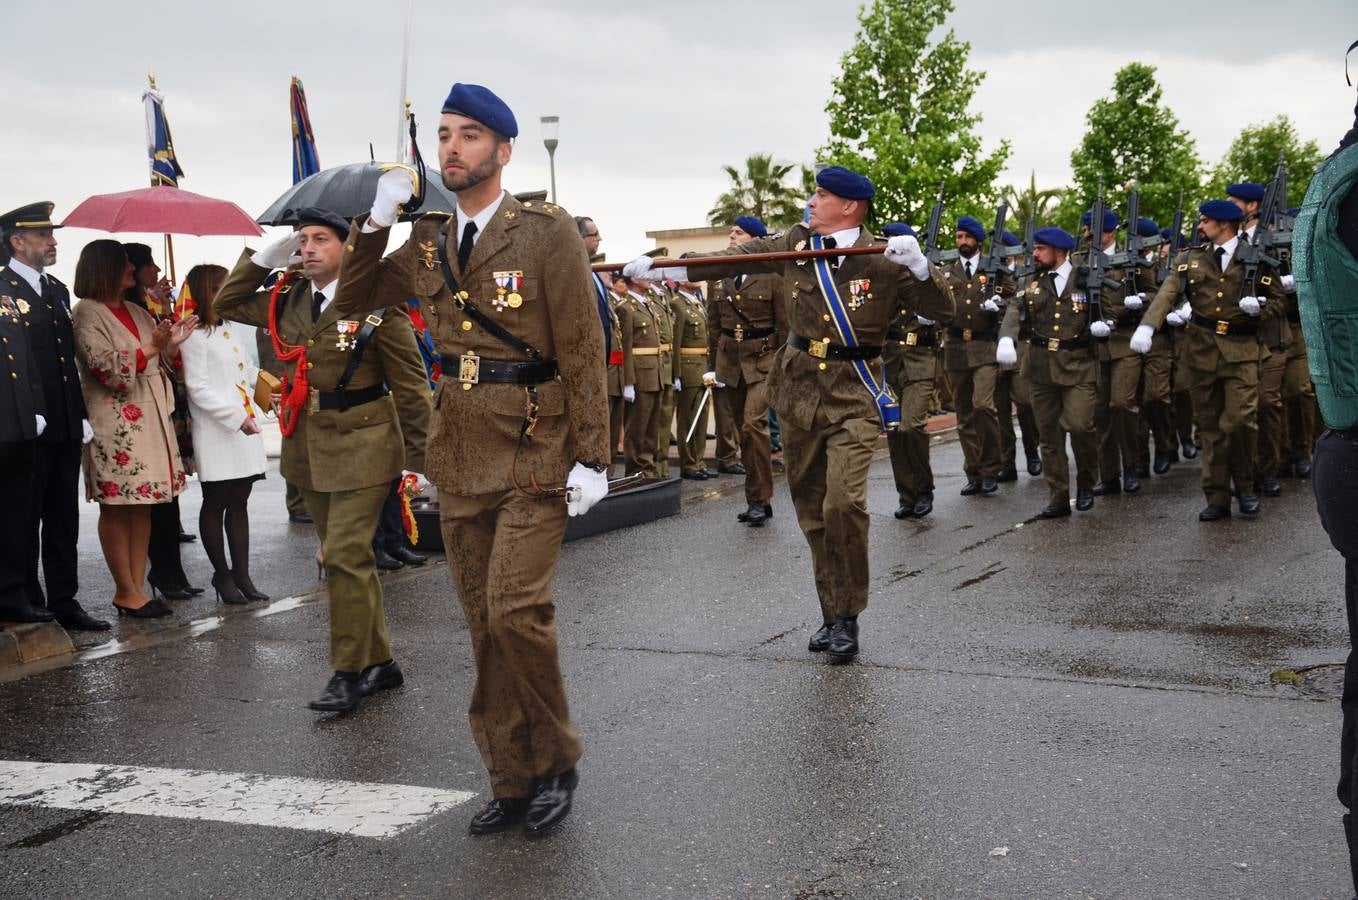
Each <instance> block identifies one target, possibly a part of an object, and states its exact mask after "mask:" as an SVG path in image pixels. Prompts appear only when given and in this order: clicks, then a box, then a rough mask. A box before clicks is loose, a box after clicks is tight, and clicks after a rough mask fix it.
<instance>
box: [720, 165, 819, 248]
mask: <svg viewBox="0 0 1358 900" xmlns="http://www.w3.org/2000/svg"><path fill="white" fill-rule="evenodd" d="M722 168H723V169H724V170H725V171H726V174H727V176H728V177H729V178H730V179H731V186H730V188H728V189H727V190H726V192H725V193H723V194H722V195H721V196H720V197H718V198H717V202H716V204H715V205H714V206H713V207H712V208H711V209H710V210H708V213H707V221H708V223H709V224H711V225H730V224H731V223H732V222H734V221H735V220H736V217H738V216H746V215H750V216H758V217H759V218H760V219H763V220H764V223H765V224H766V225H768V226H769V228H770V229H778V228H786V227H787V226H788V225H791V224H793V223H794V222H800V221H801V220H802V208H803V206H805V204H806V197H805V196H804V195H803V193H802V188H801V185H800V184H797V183H796V180H795V179H794V181H793V183H791V184H789V183H788V176H789V175H791V174H793V173H794V172H795V171H796V170H797V166H796V164H795V163H779V162H774V161H773V157H772V156H771V155H769V154H767V153H756V154H754V155H753V156H751V157H749V158H748V159H746V160H745V171H743V172H741V171H739V170H737V169H736V168H735V167H734V166H723V167H722Z"/></svg>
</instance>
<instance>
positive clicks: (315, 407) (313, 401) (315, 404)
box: [306, 388, 321, 416]
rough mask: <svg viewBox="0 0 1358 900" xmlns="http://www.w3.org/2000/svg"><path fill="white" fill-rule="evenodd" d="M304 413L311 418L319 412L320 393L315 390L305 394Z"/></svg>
mask: <svg viewBox="0 0 1358 900" xmlns="http://www.w3.org/2000/svg"><path fill="white" fill-rule="evenodd" d="M306 411H307V414H308V415H313V416H314V415H315V414H316V413H318V412H320V411H321V392H320V391H319V390H317V389H316V388H312V389H311V390H310V391H308V392H307V400H306Z"/></svg>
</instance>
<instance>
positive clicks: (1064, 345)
mask: <svg viewBox="0 0 1358 900" xmlns="http://www.w3.org/2000/svg"><path fill="white" fill-rule="evenodd" d="M1028 343H1030V344H1032V345H1033V346H1034V347H1040V348H1042V349H1043V350H1051V351H1053V352H1055V351H1057V350H1084V349H1085V348H1087V347H1092V346H1093V345H1094V342H1093V341H1092V340H1090V339H1089V338H1087V337H1082V338H1071V339H1070V340H1068V341H1063V340H1060V339H1058V338H1043V337H1038V336H1037V335H1033V336H1032V337H1030V338H1028Z"/></svg>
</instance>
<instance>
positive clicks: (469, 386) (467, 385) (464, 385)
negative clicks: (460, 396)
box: [462, 382, 472, 391]
mask: <svg viewBox="0 0 1358 900" xmlns="http://www.w3.org/2000/svg"><path fill="white" fill-rule="evenodd" d="M471 389H472V386H471V385H470V384H467V383H465V382H464V383H463V385H462V390H464V391H470V390H471Z"/></svg>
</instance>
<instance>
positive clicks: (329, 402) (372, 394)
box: [311, 382, 391, 412]
mask: <svg viewBox="0 0 1358 900" xmlns="http://www.w3.org/2000/svg"><path fill="white" fill-rule="evenodd" d="M389 393H391V392H390V391H389V390H387V386H386V384H383V383H381V382H379V383H378V384H374V385H370V386H368V387H365V388H355V389H353V390H350V391H315V392H313V394H312V402H311V411H312V412H316V411H317V410H322V409H338V410H346V409H349V408H350V407H354V406H362V405H363V404H365V403H372V402H373V401H374V400H381V399H382V398H383V397H385V396H387V394H389Z"/></svg>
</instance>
